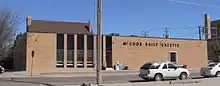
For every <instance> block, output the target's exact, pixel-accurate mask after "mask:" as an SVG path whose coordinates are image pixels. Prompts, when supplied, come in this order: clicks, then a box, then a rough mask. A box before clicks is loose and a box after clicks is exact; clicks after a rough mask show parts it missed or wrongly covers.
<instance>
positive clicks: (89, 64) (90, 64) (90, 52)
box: [87, 50, 94, 67]
mask: <svg viewBox="0 0 220 86" xmlns="http://www.w3.org/2000/svg"><path fill="white" fill-rule="evenodd" d="M87 54H88V55H87V56H88V58H87V67H94V65H93V50H88V52H87Z"/></svg>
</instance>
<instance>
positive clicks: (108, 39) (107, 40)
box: [106, 36, 112, 51]
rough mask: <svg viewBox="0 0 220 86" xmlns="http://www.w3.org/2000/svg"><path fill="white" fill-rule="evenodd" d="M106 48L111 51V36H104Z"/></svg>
mask: <svg viewBox="0 0 220 86" xmlns="http://www.w3.org/2000/svg"><path fill="white" fill-rule="evenodd" d="M106 50H110V51H112V36H106Z"/></svg>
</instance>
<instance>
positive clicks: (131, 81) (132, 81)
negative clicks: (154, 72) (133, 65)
mask: <svg viewBox="0 0 220 86" xmlns="http://www.w3.org/2000/svg"><path fill="white" fill-rule="evenodd" d="M173 80H176V79H165V80H163V81H173ZM128 82H130V83H138V82H155V80H143V79H139V80H129V81H128Z"/></svg>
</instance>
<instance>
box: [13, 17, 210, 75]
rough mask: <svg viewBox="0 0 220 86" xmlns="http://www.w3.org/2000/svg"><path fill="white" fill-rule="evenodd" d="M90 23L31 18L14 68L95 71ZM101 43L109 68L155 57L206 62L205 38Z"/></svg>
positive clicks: (136, 64) (134, 66)
mask: <svg viewBox="0 0 220 86" xmlns="http://www.w3.org/2000/svg"><path fill="white" fill-rule="evenodd" d="M91 25H92V24H91V22H87V23H77V22H57V21H44V20H31V17H28V18H27V32H26V37H24V40H25V41H23V42H22V43H20V46H19V47H20V48H18V49H20V50H19V51H20V52H19V53H15V54H14V69H15V70H24V71H28V72H30V71H33V72H36V73H45V72H74V71H94V70H95V66H96V65H95V63H96V56H97V55H96V52H95V51H96V41H95V40H96V35H94V33H93V32H92V28H91V27H92V26H91ZM102 46H103V47H102V48H103V51H102V65H103V66H104V67H107V68H112V67H113V66H114V65H115V64H116V62H118V61H120V62H122V63H123V64H124V65H126V66H128V68H129V69H133V70H137V69H139V67H140V66H141V65H142V64H144V63H145V62H148V61H155V60H164V61H172V62H175V63H178V64H186V65H187V66H188V67H189V68H200V67H201V66H204V65H205V64H207V41H205V40H195V39H179V38H156V37H147V38H146V37H132V36H115V35H103V36H102ZM33 52H34V54H33Z"/></svg>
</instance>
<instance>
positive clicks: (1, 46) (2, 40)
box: [0, 9, 22, 61]
mask: <svg viewBox="0 0 220 86" xmlns="http://www.w3.org/2000/svg"><path fill="white" fill-rule="evenodd" d="M21 22H22V21H21V18H20V17H19V16H18V15H16V13H15V12H12V11H11V10H9V9H0V61H1V60H2V59H4V58H5V57H7V55H8V54H9V51H10V49H11V47H12V46H13V42H14V40H15V35H16V31H17V30H18V29H17V25H18V24H20V23H21Z"/></svg>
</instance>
